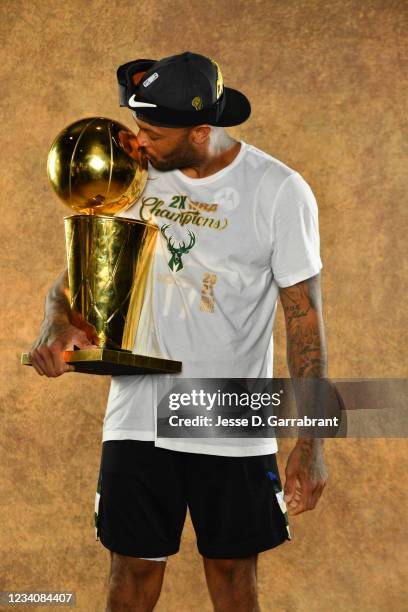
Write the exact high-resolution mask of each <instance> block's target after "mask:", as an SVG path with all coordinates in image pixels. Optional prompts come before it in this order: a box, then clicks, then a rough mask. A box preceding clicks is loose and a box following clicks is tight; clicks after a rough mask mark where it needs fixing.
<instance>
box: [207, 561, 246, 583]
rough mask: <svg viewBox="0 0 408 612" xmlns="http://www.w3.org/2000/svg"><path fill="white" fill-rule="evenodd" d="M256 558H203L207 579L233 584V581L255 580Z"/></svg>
mask: <svg viewBox="0 0 408 612" xmlns="http://www.w3.org/2000/svg"><path fill="white" fill-rule="evenodd" d="M256 560H257V557H256V556H253V557H246V558H242V559H208V558H206V557H205V558H204V565H205V570H206V574H207V577H208V578H210V579H211V577H212V576H215V577H216V578H217V579H221V580H225V581H226V582H233V581H235V580H241V579H242V578H246V579H251V578H252V579H255V578H256Z"/></svg>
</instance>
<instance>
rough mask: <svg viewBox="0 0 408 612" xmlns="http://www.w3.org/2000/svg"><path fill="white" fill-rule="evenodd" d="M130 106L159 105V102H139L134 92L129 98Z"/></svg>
mask: <svg viewBox="0 0 408 612" xmlns="http://www.w3.org/2000/svg"><path fill="white" fill-rule="evenodd" d="M129 106H131V107H132V108H137V107H140V106H154V107H157V104H150V102H138V101H137V100H136V99H135V94H133V96H132V97H131V98H129Z"/></svg>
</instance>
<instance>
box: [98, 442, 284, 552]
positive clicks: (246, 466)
mask: <svg viewBox="0 0 408 612" xmlns="http://www.w3.org/2000/svg"><path fill="white" fill-rule="evenodd" d="M187 507H188V508H189V511H190V515H191V519H192V523H193V526H194V530H195V533H196V537H197V547H198V550H199V552H200V553H201V554H202V555H203V556H205V557H209V558H213V559H217V558H224V559H229V558H235V557H247V556H250V555H253V554H256V553H259V552H262V551H265V550H268V549H270V548H273V547H274V546H278V545H279V544H282V542H284V541H285V540H290V534H289V528H288V526H287V525H288V521H287V513H286V508H285V505H284V502H283V492H282V486H281V480H280V477H279V473H278V466H277V463H276V457H275V455H274V454H271V455H261V456H256V457H220V456H218V455H204V454H197V453H185V452H180V451H172V450H167V449H164V448H159V447H155V446H154V443H153V442H142V441H138V440H109V441H107V442H103V444H102V458H101V467H100V472H99V478H98V485H97V493H96V500H95V528H96V539H99V540H100V541H101V543H102V544H103V545H104V546H105V547H106V548H108V549H109V550H111V551H112V552H116V553H119V554H122V555H129V556H132V557H142V558H157V557H166V556H167V555H173V554H175V553H176V552H178V550H179V546H180V537H181V532H182V530H183V525H184V521H185V517H186V512H187Z"/></svg>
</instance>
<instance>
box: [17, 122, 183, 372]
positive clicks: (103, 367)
mask: <svg viewBox="0 0 408 612" xmlns="http://www.w3.org/2000/svg"><path fill="white" fill-rule="evenodd" d="M129 138H136V137H135V135H134V134H133V133H132V132H131V131H130V130H129V129H128V128H127V127H125V126H124V125H122V124H120V123H118V122H116V121H112V120H111V119H106V118H103V117H91V118H87V119H82V120H80V121H77V122H75V123H73V124H71V125H69V126H68V127H67V128H65V129H64V130H63V131H62V132H61V133H60V134H58V136H57V137H56V139H55V140H54V142H53V144H52V146H51V149H50V152H49V155H48V164H47V167H48V177H49V179H50V182H51V184H52V186H53V188H54V190H55V192H56V194H57V195H58V197H59V198H60V199H61V200H62V201H63V202H64V203H65V204H66V205H67V206H69V207H70V208H71V209H72V210H73V211H74V212H75V213H77V214H73V215H71V216H69V217H64V222H65V238H66V246H67V263H68V278H69V289H70V295H71V308H72V309H73V310H74V311H78V312H79V313H80V314H81V315H82V316H83V317H84V319H86V320H87V321H88V322H89V323H91V324H92V325H94V327H95V328H96V332H97V335H98V338H99V347H98V348H95V349H86V350H82V349H76V348H75V347H74V350H72V351H65V353H64V361H66V362H68V363H70V364H73V365H74V366H75V370H76V371H78V372H87V373H89V374H113V375H118V374H153V373H176V372H180V371H181V362H180V361H172V360H170V359H164V358H163V359H162V358H158V357H150V356H148V355H140V354H134V353H133V352H132V351H133V350H134V343H135V339H136V334H137V330H138V325H139V319H140V315H141V310H142V306H143V300H144V294H145V289H146V282H147V279H148V275H149V270H150V267H151V264H152V260H153V254H154V249H155V243H156V239H157V234H158V228H157V226H156V225H153V224H151V223H145V222H143V221H136V220H133V219H126V218H123V217H114V216H113V215H114V214H115V213H118V212H123V211H125V210H126V209H127V208H129V207H130V206H131V205H132V204H133V203H134V202H136V201H137V199H138V198H139V196H140V194H141V193H142V191H143V189H144V187H145V184H146V180H147V161H146V159H145V158H143V157H142V156H140V157H139V158H137V159H136V158H135V157H133V154H132V156H130V155H129V154H128V153H127V151H126V150H125V147H124V146H122V143H123V142H125V140H126V139H129ZM136 350H137V346H136ZM21 362H22V363H23V364H24V365H31V364H30V361H29V358H28V354H27V353H23V355H22V357H21Z"/></svg>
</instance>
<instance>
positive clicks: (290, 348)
mask: <svg viewBox="0 0 408 612" xmlns="http://www.w3.org/2000/svg"><path fill="white" fill-rule="evenodd" d="M280 299H281V302H282V306H283V310H284V314H285V323H286V336H287V360H288V368H289V372H290V375H291V376H292V378H308V377H309V378H326V377H327V348H326V340H325V334H324V326H323V314H322V299H321V291H320V275H319V274H317V275H316V276H312V277H311V278H308V279H307V280H305V281H302V282H301V283H297V284H296V285H292V286H291V287H286V288H284V289H280Z"/></svg>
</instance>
